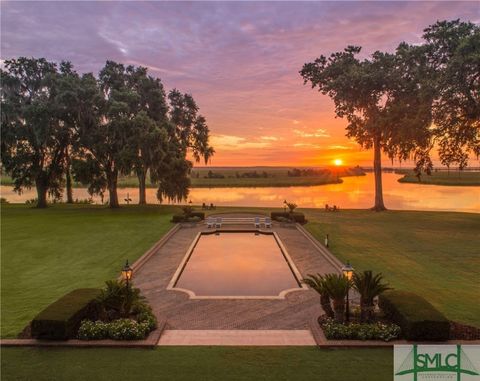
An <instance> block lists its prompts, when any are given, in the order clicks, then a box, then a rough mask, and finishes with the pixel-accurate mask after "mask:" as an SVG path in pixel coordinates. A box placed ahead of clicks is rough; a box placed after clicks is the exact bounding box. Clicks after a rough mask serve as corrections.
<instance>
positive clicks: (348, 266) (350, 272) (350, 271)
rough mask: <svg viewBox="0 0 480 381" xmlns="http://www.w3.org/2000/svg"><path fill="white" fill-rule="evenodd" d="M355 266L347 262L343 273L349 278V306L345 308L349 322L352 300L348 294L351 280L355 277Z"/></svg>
mask: <svg viewBox="0 0 480 381" xmlns="http://www.w3.org/2000/svg"><path fill="white" fill-rule="evenodd" d="M353 271H354V269H353V267H352V265H351V264H350V263H349V262H347V264H346V265H345V266H343V267H342V273H343V276H344V277H345V278H347V280H348V287H347V306H346V307H347V308H346V310H345V321H346V322H347V323H348V322H349V321H350V302H349V298H348V294H349V291H350V281H351V280H352V277H353Z"/></svg>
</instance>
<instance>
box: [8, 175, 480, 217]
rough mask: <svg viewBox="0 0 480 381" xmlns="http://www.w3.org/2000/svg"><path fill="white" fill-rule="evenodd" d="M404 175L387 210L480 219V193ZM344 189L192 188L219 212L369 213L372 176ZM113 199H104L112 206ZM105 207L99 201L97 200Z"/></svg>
mask: <svg viewBox="0 0 480 381" xmlns="http://www.w3.org/2000/svg"><path fill="white" fill-rule="evenodd" d="M400 177H401V176H400V175H397V174H394V173H384V174H383V196H384V201H385V205H386V206H387V208H390V209H398V210H438V211H440V210H443V211H459V212H475V213H480V187H478V186H474V187H471V186H469V187H459V186H441V185H422V184H405V183H404V184H402V183H399V182H398V181H397V180H398V179H399V178H400ZM343 181H344V182H343V183H342V184H329V185H319V186H312V187H285V188H212V189H208V188H193V189H192V190H191V192H190V197H189V199H191V200H192V202H193V203H194V204H201V203H202V202H205V203H208V204H210V203H214V204H215V205H219V206H261V207H282V206H283V200H285V199H286V200H288V201H289V202H295V203H297V204H298V205H299V206H300V207H320V208H322V207H324V206H325V204H330V205H338V206H339V207H340V208H348V209H350V208H353V209H356V208H359V209H362V208H369V207H371V206H372V205H373V200H374V182H373V174H372V173H368V174H367V175H366V176H359V177H345V178H344V179H343ZM1 193H2V197H5V198H6V199H7V200H8V201H10V202H22V203H23V202H25V200H28V199H31V198H35V197H36V193H35V190H34V189H31V190H27V191H25V192H24V193H23V194H22V195H17V194H15V193H14V192H13V191H12V188H11V187H8V186H2V187H1ZM118 194H119V198H120V202H122V203H125V201H124V200H125V198H126V197H127V194H128V195H129V197H130V198H131V199H132V202H133V203H136V202H138V190H137V189H136V188H122V189H119V190H118ZM88 197H89V195H88V193H87V190H86V189H83V188H76V189H74V198H78V199H85V198H88ZM107 199H108V197H106V198H105V200H107ZM94 201H95V202H98V203H99V202H100V198H99V197H94ZM147 201H148V202H149V203H157V202H158V201H157V199H156V189H147Z"/></svg>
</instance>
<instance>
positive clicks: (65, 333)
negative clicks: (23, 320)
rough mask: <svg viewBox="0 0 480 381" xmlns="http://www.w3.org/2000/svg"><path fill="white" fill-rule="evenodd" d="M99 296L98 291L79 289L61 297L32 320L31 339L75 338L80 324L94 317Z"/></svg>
mask: <svg viewBox="0 0 480 381" xmlns="http://www.w3.org/2000/svg"><path fill="white" fill-rule="evenodd" d="M99 295H100V290H99V289H96V288H80V289H77V290H73V291H72V292H69V293H68V294H66V295H64V296H62V297H61V298H60V299H58V300H57V301H56V302H54V303H52V304H50V305H49V306H48V307H47V308H45V309H44V310H43V311H42V312H40V313H39V314H38V315H37V316H36V317H35V318H34V319H33V320H32V324H31V328H32V337H35V338H38V339H49V340H67V339H69V338H72V337H75V336H76V333H77V330H78V327H79V326H80V322H81V321H82V320H83V319H85V318H91V317H94V316H95V315H96V310H97V307H96V305H97V302H96V298H97V297H98V296H99Z"/></svg>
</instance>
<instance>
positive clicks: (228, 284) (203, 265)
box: [175, 233, 299, 297]
mask: <svg viewBox="0 0 480 381" xmlns="http://www.w3.org/2000/svg"><path fill="white" fill-rule="evenodd" d="M175 287H179V288H185V289H188V290H190V291H193V292H194V293H195V295H196V296H217V297H221V296H266V297H269V296H278V295H279V294H280V293H281V292H282V291H284V290H288V289H291V288H298V287H299V284H298V282H297V281H296V279H295V277H294V275H293V273H292V271H291V270H290V268H289V266H288V263H287V261H286V260H285V258H284V256H283V254H282V252H281V250H280V247H279V246H278V244H277V242H276V240H275V237H274V236H273V235H271V234H268V235H267V234H257V235H256V234H254V233H220V234H218V235H216V234H208V235H201V236H200V239H199V241H198V243H197V245H196V246H195V249H194V250H193V253H192V255H191V256H190V258H189V260H188V262H187V264H186V266H185V268H184V270H183V272H182V274H181V275H180V278H179V280H178V281H177V284H176V285H175Z"/></svg>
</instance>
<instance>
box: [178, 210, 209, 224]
mask: <svg viewBox="0 0 480 381" xmlns="http://www.w3.org/2000/svg"><path fill="white" fill-rule="evenodd" d="M204 219H205V213H203V212H192V214H190V217H188V218H187V217H185V215H184V214H174V215H173V216H172V220H171V222H173V223H176V224H177V223H179V222H188V221H192V222H193V221H201V220H204Z"/></svg>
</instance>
